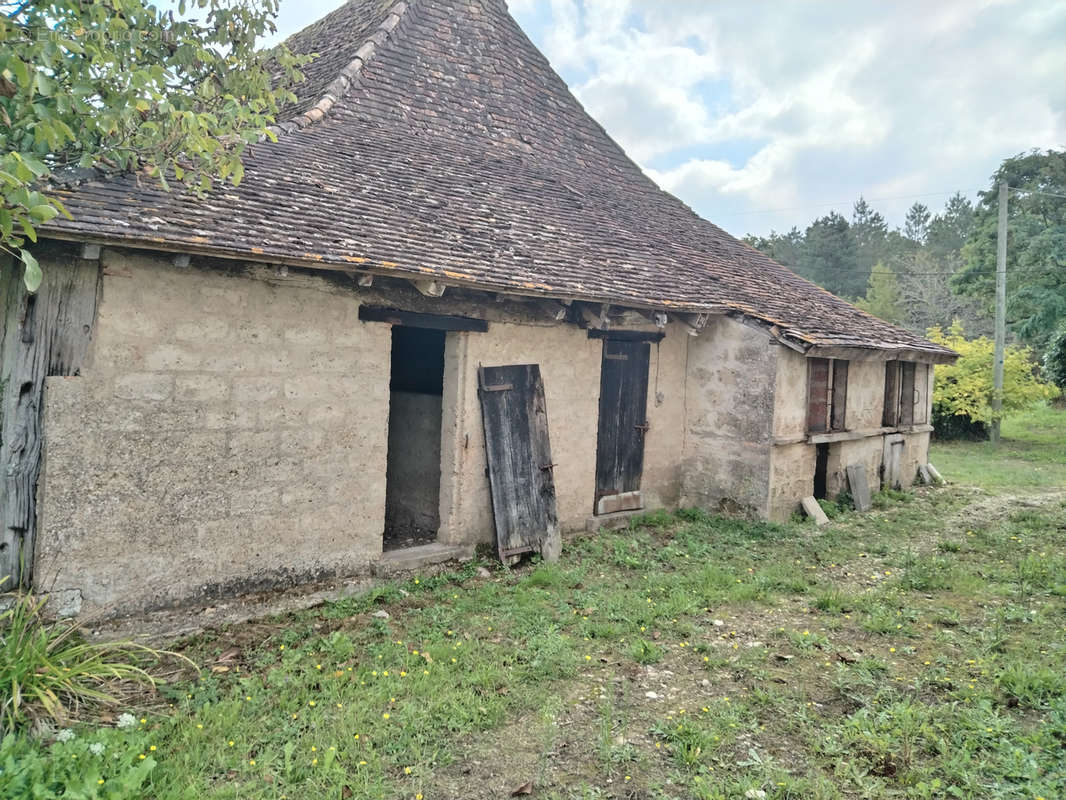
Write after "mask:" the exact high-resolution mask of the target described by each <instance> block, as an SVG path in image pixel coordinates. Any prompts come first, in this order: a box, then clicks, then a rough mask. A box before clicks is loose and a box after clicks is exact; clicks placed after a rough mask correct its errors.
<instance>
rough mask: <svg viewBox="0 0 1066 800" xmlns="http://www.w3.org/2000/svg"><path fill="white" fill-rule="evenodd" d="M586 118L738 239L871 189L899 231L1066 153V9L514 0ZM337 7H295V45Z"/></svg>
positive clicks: (745, 0) (325, 0) (980, 4)
mask: <svg viewBox="0 0 1066 800" xmlns="http://www.w3.org/2000/svg"><path fill="white" fill-rule="evenodd" d="M509 4H510V8H511V11H512V13H513V14H514V15H515V17H516V18H517V19H518V21H519V23H520V24H521V25H522V27H523V29H524V30H525V31H526V33H527V34H528V35H529V37H530V38H531V39H532V40H533V42H534V43H535V44H536V45H537V46H538V47H539V48H540V49H541V50H542V51H543V52H544V53H545V55H546V56H547V57H548V59H549V60H550V61H551V63H552V65H553V66H554V67H555V69H556V70H557V71H558V72H559V73H560V74H561V75H562V76H563V78H564V79H565V80H566V82H567V83H568V84H569V85H570V87H571V89H572V91H573V92H574V94H575V95H577V97H578V99H579V100H580V101H581V102H582V103H583V104H584V106H585V108H586V109H588V111H589V112H590V113H591V114H592V115H593V116H594V117H595V118H596V119H597V120H599V122H600V123H601V124H602V125H603V126H604V127H605V128H606V129H607V131H608V132H609V133H610V134H611V135H612V136H613V137H614V138H615V140H616V141H618V142H619V143H620V144H621V145H622V147H624V148H625V150H626V151H627V152H628V153H629V155H630V156H631V157H632V158H634V159H635V160H636V161H637V162H638V163H639V164H640V165H641V166H642V167H643V168H644V169H645V170H646V171H647V173H648V174H649V175H651V176H652V177H653V178H654V179H655V180H656V181H657V182H658V183H659V184H660V185H661V186H662V187H663V188H665V189H667V190H668V191H670V192H673V193H674V194H676V195H678V196H679V197H680V198H681V199H682V200H684V201H685V202H686V203H688V204H689V205H690V206H692V207H693V208H694V209H695V210H696V211H697V212H698V213H700V214H701V215H702V216H704V217H706V218H708V219H710V220H712V221H714V222H716V223H717V224H719V225H721V226H722V227H724V228H726V229H727V230H729V231H730V232H731V233H733V234H735V235H743V234H745V233H765V232H768V231H769V230H770V229H772V228H776V229H778V230H787V229H788V228H790V227H791V226H792V225H799V226H800V227H803V226H804V225H806V224H807V223H808V222H809V221H810V220H811V219H813V218H814V217H816V216H821V215H822V214H826V213H828V212H829V211H830V210H831V209H836V210H837V211H840V212H841V213H845V214H846V215H848V216H850V209H851V205H852V202H853V201H854V200H855V198H857V197H858V196H859V195H863V196H865V197H866V198H867V200H868V201H869V202H870V203H871V204H872V205H873V206H874V207H875V208H877V209H879V210H881V211H882V213H884V214H885V216H886V217H887V218H888V220H889V223H890V224H892V225H898V224H902V218H903V214H904V212H905V211H906V209H907V208H908V207H909V206H910V205H911V204H912V203H913V202H915V201H920V202H923V203H925V204H926V205H928V206H930V207H932V208H934V209H938V208H940V207H941V206H942V205H943V203H944V201H945V200H946V199H947V197H948V196H949V195H950V194H951V193H953V192H954V191H955V190H962V191H963V192H964V193H966V194H968V195H970V196H973V195H974V194H975V192H976V190H977V189H981V188H985V187H986V186H987V185H988V178H989V175H990V174H991V173H992V172H993V171H994V170H995V168H996V167H997V166H998V165H999V163H1000V161H1002V160H1003V158H1005V157H1007V156H1009V155H1013V154H1015V153H1018V152H1021V151H1024V150H1028V149H1030V148H1033V147H1038V148H1048V147H1054V148H1061V147H1064V146H1066V2H1062V0H925V1H924V2H893V3H891V4H889V3H884V2H872V0H865V1H863V2H857V1H856V0H848V1H847V2H845V1H844V0H836V1H834V2H821V3H814V2H806V1H803V0H799V1H797V2H789V1H786V0H773V1H772V2H770V1H769V0H766V1H764V2H751V0H509ZM338 5H340V3H339V2H338V1H337V0H303V1H302V2H296V0H285V2H282V4H281V16H280V19H279V26H280V27H281V29H282V30H281V31H280V33H281V34H288V33H291V32H294V31H296V30H298V29H299V28H301V27H303V25H305V24H307V23H308V22H310V21H312V20H314V19H316V18H317V17H319V16H321V15H322V14H324V13H325V12H326V11H328V10H329V9H331V8H334V7H336V6H338Z"/></svg>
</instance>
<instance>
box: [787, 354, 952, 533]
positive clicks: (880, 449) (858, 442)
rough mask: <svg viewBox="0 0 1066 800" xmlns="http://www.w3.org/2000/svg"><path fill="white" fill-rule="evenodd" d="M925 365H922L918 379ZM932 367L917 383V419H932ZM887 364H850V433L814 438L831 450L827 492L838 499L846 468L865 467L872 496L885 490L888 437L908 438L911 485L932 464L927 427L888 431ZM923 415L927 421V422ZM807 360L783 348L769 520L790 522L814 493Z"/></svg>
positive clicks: (905, 469)
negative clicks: (885, 417) (884, 419)
mask: <svg viewBox="0 0 1066 800" xmlns="http://www.w3.org/2000/svg"><path fill="white" fill-rule="evenodd" d="M923 370H924V365H919V374H921V372H922V371H923ZM932 372H933V370H932V368H931V367H930V369H929V370H928V371H926V374H927V379H926V380H925V381H922V380H918V381H916V384H917V385H916V387H915V388H916V390H917V393H918V399H917V402H916V407H915V419H916V420H921V419H923V418H924V419H926V420H928V419H929V408H930V405H931V403H932V397H931V391H930V387H931V385H932V383H931V381H932V377H931V376H932ZM884 392H885V362H884V361H876V360H856V359H853V360H851V361H850V362H849V364H848V395H847V413H846V415H845V427H846V429H847V430H846V431H845V432H842V433H836V432H833V433H830V434H826V435H822V436H818V437H815V438H816V439H817V440H818V441H825V442H826V443H827V444H828V447H829V459H828V464H827V470H826V473H827V474H826V492H827V494H828V496H830V497H834V496H836V495H837V494H840V493H841V492H843V491H845V490H846V489H847V488H848V483H847V473H846V469H847V466H848V465H849V464H862V465H863V466H864V468H865V470H866V480H867V482H868V483H869V485H870V489H871V491H875V492H876V491H877V490H878V489H879V488H880V486H881V465H882V461H883V458H884V440H885V435H886V434H887V433H896V432H899V433H902V434H903V435H904V442H905V444H904V451H903V457H902V459H901V465H900V469H901V474H902V476H903V482H904V485H909V484H910V483H911V481H913V479H914V476H915V475H916V474H917V471H918V466H919V465H920V464H925V463H928V458H929V431H930V430H931V427H930V426H929V425H926V424H924V423H920V424H916V425H913V426H910V427H900V428H886V427H883V426H882V425H881V422H882V416H883V413H882V412H883V409H884ZM923 412H924V417H923ZM806 426H807V359H806V358H805V357H804V356H803V355H801V354H800V353H797V352H795V351H791V350H785V349H783V348H782V349H781V351H780V353H779V357H778V364H777V392H776V403H775V410H774V446H773V456H772V469H771V475H772V477H771V486H772V488H771V499H770V511H769V516H770V518H771V519H774V520H785V519H788V517H789V516H790V515H791V514H792V512H793V511H796V510H797V509H798V508H799V501H800V499H801V498H803V497H805V496H808V495H811V494H813V493H814V474H815V469H816V445H815V443H814V442H811V441H809V438H810V437H808V434H807V430H806Z"/></svg>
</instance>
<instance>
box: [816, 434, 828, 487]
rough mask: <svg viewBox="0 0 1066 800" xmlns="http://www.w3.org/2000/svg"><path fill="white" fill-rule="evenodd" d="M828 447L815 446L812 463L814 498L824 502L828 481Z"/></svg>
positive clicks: (824, 445) (825, 445)
mask: <svg viewBox="0 0 1066 800" xmlns="http://www.w3.org/2000/svg"><path fill="white" fill-rule="evenodd" d="M828 473H829V445H828V444H819V445H815V461H814V497H815V499H817V500H825V499H826V494H827V484H828V480H829V474H828Z"/></svg>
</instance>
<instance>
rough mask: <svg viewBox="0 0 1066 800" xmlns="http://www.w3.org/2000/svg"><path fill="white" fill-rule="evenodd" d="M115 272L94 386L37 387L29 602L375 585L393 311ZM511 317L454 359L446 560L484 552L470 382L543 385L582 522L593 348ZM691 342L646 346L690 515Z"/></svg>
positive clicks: (657, 478) (208, 274)
mask: <svg viewBox="0 0 1066 800" xmlns="http://www.w3.org/2000/svg"><path fill="white" fill-rule="evenodd" d="M44 266H45V268H46V269H47V268H49V265H48V264H45V265H44ZM56 268H58V266H56ZM103 268H104V278H103V286H102V292H101V299H100V306H99V318H98V320H97V323H96V329H95V332H94V339H93V346H92V352H91V354H90V359H89V363H88V366H87V368H86V369H85V370H83V372H82V374H81V375H80V376H79V377H74V378H50V379H48V381H47V384H46V390H45V411H44V414H45V419H44V430H45V441H44V448H45V452H44V464H43V469H42V477H41V482H40V485H39V495H40V498H41V504H40V515H39V538H38V544H37V548H36V575H37V577H38V588H40V589H55V590H68V589H69V590H72V592H73V593H80V596H81V598H82V608H83V611H85V612H97V611H103V612H122V613H127V612H137V611H144V610H148V609H152V608H160V607H166V606H170V605H175V604H180V603H186V602H198V601H208V602H210V601H211V600H212V599H213V598H216V597H221V596H226V595H233V594H236V593H239V592H241V591H246V590H256V589H266V588H274V587H278V586H286V585H293V584H297V583H303V582H308V581H312V580H315V579H320V578H327V577H330V576H333V575H352V574H360V573H364V572H366V571H367V570H368V569H369V565H370V564H372V563H373V562H374V561H376V560H378V559H380V558H381V545H382V532H383V527H384V517H385V502H386V491H385V489H386V472H387V469H386V456H387V452H388V419H389V403H390V396H389V369H390V342H391V336H390V326H389V325H388V324H384V323H364V322H361V321H360V320H359V319H358V309H359V304H360V302H364V301H365V302H372V303H377V304H380V303H382V302H385V301H387V300H388V299H390V298H391V297H394V295H385V294H383V293H382V292H383V291H385V290H379V289H378V288H377V287H374V288H373V289H370V290H357V289H355V288H354V287H353V288H351V289H344V290H337V287H336V286H335V285H331V284H328V283H326V282H323V281H320V280H318V279H313V280H312V279H308V278H299V280H296V277H297V276H292V277H290V278H286V279H284V280H283V279H282V278H280V277H278V278H277V281H276V282H274V280H273V279H270V280H264V279H261V278H260V277H256V278H253V277H249V276H248V275H245V274H243V273H242V271H240V270H236V271H234V272H233V273H227V272H223V271H218V270H214V269H200V268H197V267H196V266H193V267H190V268H185V269H179V268H177V267H174V266H172V265H171V264H170V262H169V261H168V260H166V259H165V258H162V257H160V258H153V257H150V256H147V255H137V254H131V253H128V252H125V251H112V250H105V251H104V254H103ZM261 272H262V271H260V273H261ZM316 281H317V282H316ZM278 284H286V285H278ZM390 291H391V290H390ZM409 300H411V298H404V301H405V302H407V301H409ZM432 302H433V303H435V305H434V306H432V309H433V310H437V311H441V312H444V313H459V314H463V313H466V314H470V313H472V311H475V310H480V309H481V308H483V307H479V308H478V309H472V308H471V307H469V305H466V306H464V305H461V304H460V303H459V302H458V301H448V300H447V299H441V300H435V301H432ZM450 302H451V303H454V305H450V304H449V303H450ZM504 305H505V304H494V306H495V307H493V308H490V309H484V311H485V312H486V315H487V316H489V317H490V323H489V328H488V332H486V333H466V332H450V333H448V334H447V337H446V340H445V373H444V393H443V397H442V398H438V400H439V401H440V402H441V403H442V406H443V407H442V410H441V412H440V414H439V416H438V419H439V421H440V425H441V428H440V443H441V450H440V463H441V484H440V503H439V508H440V529H439V534H438V539H439V540H440V541H441V542H444V543H446V544H455V545H464V546H470V545H473V544H475V543H478V542H491V541H492V540H493V530H494V528H493V521H492V507H491V501H490V498H489V491H488V479H487V476H486V463H485V452H484V436H483V429H482V423H481V409H480V405H479V402H478V396H477V367H478V365H479V364H484V365H486V366H488V365H495V364H517V363H539V364H540V365H541V371H542V374H543V378H544V384H545V390H546V400H547V405H548V419H549V425H550V435H551V440H552V452H553V457H554V461H555V462H556V464H557V466H556V469H555V476H556V486H557V492H558V505H559V519H560V523H561V526H562V527H563V528H564V529H576V528H582V527H583V526H584V524H585V520H586V518H587V517H588V516H589V515H590V514H591V513H592V508H593V498H594V490H595V486H594V481H595V463H596V434H597V419H598V395H599V374H600V358H601V352H602V342H601V341H599V340H595V339H589V338H588V333H587V331H585V330H584V329H581V328H578V327H577V326H574V325H566V324H561V323H555V322H549V321H536V320H531V319H522V320H521V321H511V322H508V321H500V320H501V317H502V315H504V314H510V313H512V312H511V311H510V310H508V311H506V312H504V311H501V310H500V308H502V307H504ZM688 342H689V337H688V336H687V335H685V334H684V333H683V332H682V331H681V330H680V328H678V327H676V326H670V327H669V328H668V330H667V336H666V338H665V340H664V341H663V342H661V343H660V344H659V345H655V344H652V345H651V369H650V375H649V389H648V420H649V422H650V426H651V427H650V430H649V432H648V434H647V439H646V446H645V470H644V481H643V491H644V497H645V502H646V505H647V507H649V508H657V507H662V506H665V507H670V508H672V507H675V506H676V505H677V501H678V494H679V486H680V468H681V464H680V459H679V454H680V453H681V452H682V450H683V442H684V433H685V432H684V418H685V415H684V409H685V397H684V390H685V382H684V369H685V356H686V351H687V345H688Z"/></svg>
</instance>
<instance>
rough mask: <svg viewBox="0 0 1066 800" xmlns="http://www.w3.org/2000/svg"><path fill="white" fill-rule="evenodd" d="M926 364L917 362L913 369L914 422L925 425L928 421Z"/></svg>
mask: <svg viewBox="0 0 1066 800" xmlns="http://www.w3.org/2000/svg"><path fill="white" fill-rule="evenodd" d="M930 369H932V367H930V366H929V365H928V364H919V365H918V368H917V370H916V371H915V379H914V380H915V389H917V391H916V392H915V393H914V397H915V407H914V424H915V425H925V424H926V423H927V422H929V370H930Z"/></svg>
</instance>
